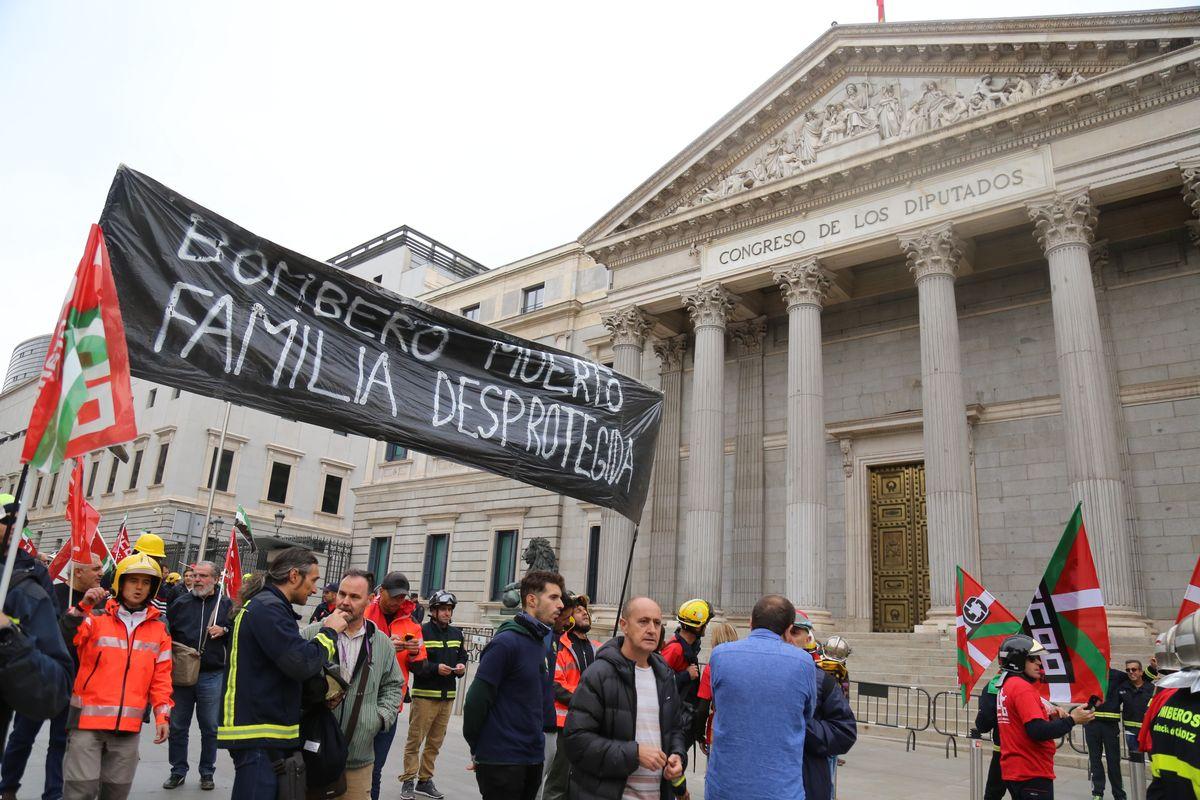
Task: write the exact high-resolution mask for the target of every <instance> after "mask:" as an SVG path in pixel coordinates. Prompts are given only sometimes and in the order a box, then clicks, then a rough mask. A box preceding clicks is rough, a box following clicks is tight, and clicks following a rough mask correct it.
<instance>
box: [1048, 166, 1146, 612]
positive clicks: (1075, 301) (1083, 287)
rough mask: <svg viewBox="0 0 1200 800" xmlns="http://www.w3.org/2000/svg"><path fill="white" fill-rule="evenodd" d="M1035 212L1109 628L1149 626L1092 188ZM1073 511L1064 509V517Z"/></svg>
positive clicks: (1068, 423) (1077, 472)
mask: <svg viewBox="0 0 1200 800" xmlns="http://www.w3.org/2000/svg"><path fill="white" fill-rule="evenodd" d="M1029 216H1030V217H1031V218H1032V219H1033V223H1034V229H1035V234H1036V236H1037V238H1038V242H1039V243H1040V244H1041V246H1042V249H1043V250H1045V252H1046V260H1047V261H1048V262H1049V264H1050V297H1051V304H1052V307H1053V311H1054V344H1055V349H1056V351H1057V354H1058V383H1059V393H1060V395H1061V397H1062V415H1063V428H1064V431H1065V434H1066V444H1067V479H1068V481H1069V482H1070V486H1071V496H1072V497H1073V498H1074V499H1075V500H1076V501H1078V502H1082V503H1083V522H1084V525H1085V527H1086V528H1087V532H1088V540H1089V542H1090V543H1091V546H1092V556H1093V557H1094V558H1095V559H1096V569H1097V572H1098V573H1099V578H1100V586H1101V587H1102V588H1103V591H1104V602H1105V604H1106V605H1107V606H1109V609H1110V610H1109V625H1110V627H1116V628H1123V627H1133V628H1141V629H1142V630H1143V631H1144V630H1145V621H1144V619H1141V618H1140V615H1139V614H1138V612H1137V587H1136V584H1135V582H1134V581H1135V576H1134V574H1133V566H1132V565H1133V559H1132V547H1131V539H1132V537H1131V535H1130V526H1129V521H1128V519H1127V518H1126V514H1125V484H1124V482H1123V481H1122V480H1121V461H1120V455H1119V453H1120V449H1119V447H1118V442H1117V437H1118V426H1117V409H1118V407H1119V406H1118V403H1117V397H1116V389H1115V387H1114V386H1113V383H1112V379H1111V377H1110V375H1109V372H1108V370H1107V369H1106V368H1105V363H1104V345H1103V340H1102V338H1101V333H1100V316H1099V313H1098V311H1097V307H1096V291H1095V288H1094V287H1093V285H1092V270H1091V258H1090V251H1091V244H1092V238H1093V233H1094V229H1095V226H1096V209H1095V207H1094V206H1093V205H1092V201H1091V198H1090V197H1089V196H1088V193H1087V190H1086V189H1082V190H1078V191H1075V192H1070V193H1065V194H1059V195H1056V196H1055V197H1054V198H1052V199H1051V200H1050V201H1048V202H1044V203H1031V204H1030V205H1029ZM1069 514H1070V509H1063V510H1062V514H1061V516H1062V519H1063V520H1064V521H1065V520H1066V518H1067V516H1068V515H1069Z"/></svg>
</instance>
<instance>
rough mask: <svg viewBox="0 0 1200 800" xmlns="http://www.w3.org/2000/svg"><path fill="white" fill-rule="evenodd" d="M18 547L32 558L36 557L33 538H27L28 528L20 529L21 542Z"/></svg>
mask: <svg viewBox="0 0 1200 800" xmlns="http://www.w3.org/2000/svg"><path fill="white" fill-rule="evenodd" d="M19 547H20V548H21V549H22V550H24V551H25V552H26V553H29V555H31V556H33V557H34V558H37V557H38V549H37V545H35V544H34V543H33V539H30V538H29V528H26V529H25V530H23V531H21V543H20V545H19Z"/></svg>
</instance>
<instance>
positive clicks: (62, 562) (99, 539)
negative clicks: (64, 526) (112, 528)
mask: <svg viewBox="0 0 1200 800" xmlns="http://www.w3.org/2000/svg"><path fill="white" fill-rule="evenodd" d="M92 552H93V553H95V554H96V555H98V556H100V563H101V564H104V563H105V562H106V561H108V559H110V558H111V557H112V556H111V554H110V553H109V550H108V544H107V543H105V541H104V537H103V536H101V535H100V534H99V533H97V534H96V535H95V537H93V538H92ZM70 560H71V540H70V539H67V540H66V541H65V542H63V546H62V547H61V548H59V551H58V553H57V554H55V556H54V559H53V560H52V561H51V562H50V567H49V571H50V580H52V581H58V580H61V581H66V579H67V564H68V563H69V562H70ZM80 563H85V564H87V563H91V558H90V557H89V558H88V560H87V561H83V562H80Z"/></svg>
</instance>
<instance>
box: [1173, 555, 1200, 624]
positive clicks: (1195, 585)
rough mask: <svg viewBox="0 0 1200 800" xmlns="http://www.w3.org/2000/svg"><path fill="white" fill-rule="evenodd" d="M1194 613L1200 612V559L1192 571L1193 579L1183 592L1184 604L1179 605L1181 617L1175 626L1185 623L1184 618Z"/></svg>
mask: <svg viewBox="0 0 1200 800" xmlns="http://www.w3.org/2000/svg"><path fill="white" fill-rule="evenodd" d="M1193 611H1200V558H1197V559H1196V568H1195V569H1194V570H1192V579H1191V580H1190V581H1188V586H1187V588H1186V589H1184V590H1183V602H1182V603H1180V605H1179V616H1178V617H1176V618H1175V624H1176V625H1178V624H1179V623H1181V622H1183V618H1184V617H1186V616H1187V615H1188V614H1191V613H1192V612H1193Z"/></svg>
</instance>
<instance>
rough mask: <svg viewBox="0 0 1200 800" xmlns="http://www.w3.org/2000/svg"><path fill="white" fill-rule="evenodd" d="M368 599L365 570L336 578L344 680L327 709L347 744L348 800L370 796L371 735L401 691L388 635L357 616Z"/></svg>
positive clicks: (388, 719) (315, 627) (385, 721)
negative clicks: (339, 698) (339, 697)
mask: <svg viewBox="0 0 1200 800" xmlns="http://www.w3.org/2000/svg"><path fill="white" fill-rule="evenodd" d="M370 602H371V579H370V573H368V572H366V571H365V570H361V569H352V570H349V571H348V572H347V573H346V575H345V577H343V578H342V581H341V583H339V584H338V593H337V610H338V611H340V612H342V613H343V614H344V615H345V616H346V629H345V630H343V631H342V632H341V633H339V634H338V637H337V654H338V657H337V660H338V664H339V665H340V666H341V668H342V677H343V678H344V679H345V680H346V681H347V683H348V684H349V685H348V686H347V688H346V695H345V697H343V698H342V702H341V703H340V704H339V705H338V707H337V708H335V709H334V710H333V714H334V716H335V717H336V718H337V721H338V726H339V727H341V729H342V734H343V735H344V736H345V737H346V744H347V747H348V750H349V755H348V757H347V758H346V791H345V793H344V794H343V795H341V796H342V797H346V798H349V800H367V798H368V797H370V796H371V775H372V773H373V772H374V770H373V768H372V767H373V765H374V763H375V736H376V734H378V733H379V731H380V730H382V729H384V728H392V727H394V726H395V724H396V715H397V713H398V711H397V709H399V708H400V697H401V695H402V694H403V693H404V682H403V680H402V679H401V677H400V666H399V665H398V664H397V663H396V659H395V657H394V655H393V653H394V652H395V651H394V649H393V648H392V642H391V639H389V638H388V635H387V634H386V633H384V632H383V631H381V630H379V629H378V628H377V627H376V626H375V623H373V622H371V621H369V620H366V619H364V618H363V615H364V613H365V612H366V610H367V605H368V604H369V603H370ZM321 626H322V623H321V622H315V623H313V624H311V625H309V626H308V627H307V628H305V629H304V631H303V634H302V635H303V636H304V638H306V639H311V638H313V637H315V636H316V635H317V634H319V633H320V632H321Z"/></svg>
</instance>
